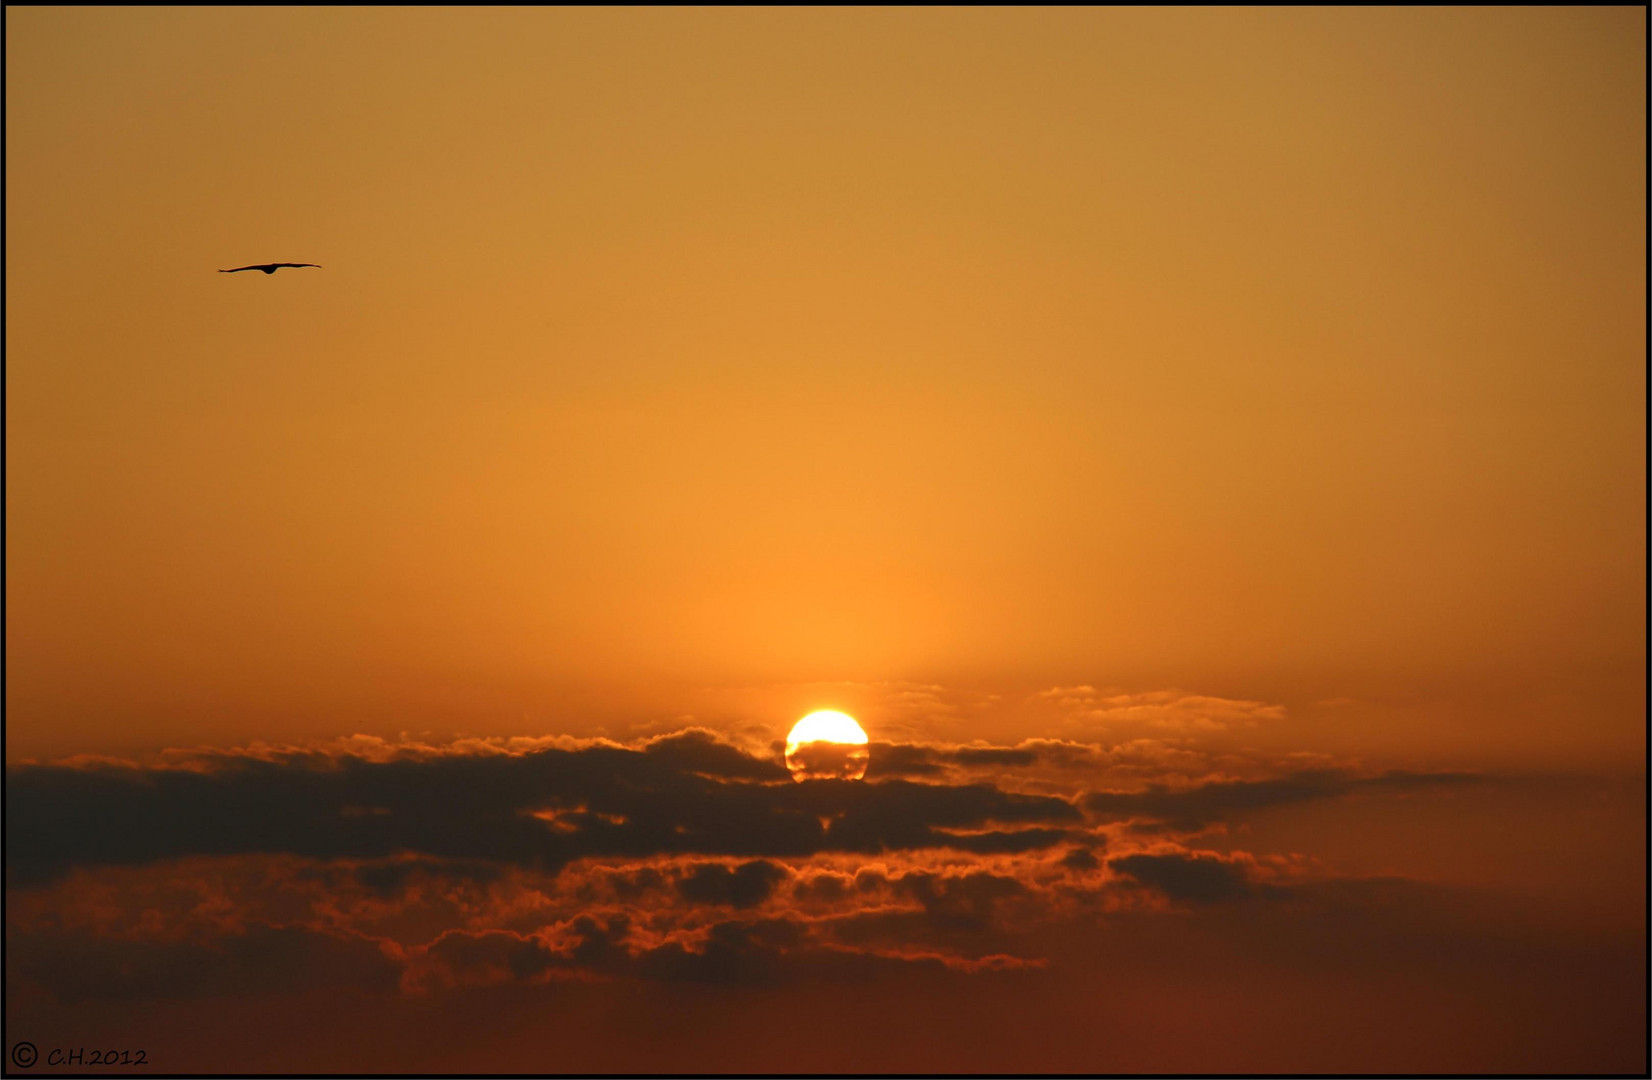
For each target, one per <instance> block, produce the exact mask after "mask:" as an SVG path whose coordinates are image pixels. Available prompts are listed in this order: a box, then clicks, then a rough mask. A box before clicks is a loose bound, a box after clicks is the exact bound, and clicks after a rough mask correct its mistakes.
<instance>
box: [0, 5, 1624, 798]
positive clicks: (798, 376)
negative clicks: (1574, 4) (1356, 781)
mask: <svg viewBox="0 0 1652 1080" xmlns="http://www.w3.org/2000/svg"><path fill="white" fill-rule="evenodd" d="M6 29H7V46H6V47H7V56H6V59H7V86H6V91H7V104H6V119H7V128H6V151H7V177H6V184H7V189H6V190H7V251H6V258H7V270H8V272H7V285H6V290H7V327H6V334H7V337H6V345H7V374H6V389H7V401H6V421H7V432H6V449H7V465H6V480H7V523H6V540H7V568H6V584H7V601H6V603H7V610H6V614H7V690H6V692H7V720H8V723H7V735H6V750H7V755H8V759H13V758H17V757H19V756H24V757H27V756H35V755H49V754H60V753H69V752H86V751H114V750H124V749H130V748H136V747H154V746H160V745H165V744H176V743H180V742H183V743H201V742H209V743H219V744H228V743H244V742H248V741H251V740H255V739H271V740H281V739H294V738H301V737H312V736H333V735H340V734H347V733H350V732H358V731H359V732H366V733H375V734H390V733H393V732H396V731H400V730H415V731H419V730H439V731H469V732H475V733H481V734H541V733H546V732H555V731H569V732H575V733H581V732H590V731H594V730H596V728H597V727H599V726H600V727H603V728H605V729H608V730H611V731H616V732H622V731H626V730H632V729H634V728H635V727H636V725H644V726H646V725H656V726H658V725H664V724H669V723H672V722H674V721H675V720H676V719H677V718H679V717H682V716H685V715H693V716H695V717H697V718H698V719H700V720H701V721H703V722H709V723H712V724H713V725H714V726H716V725H722V726H725V727H728V726H735V725H738V724H740V723H754V724H760V725H771V726H773V727H774V728H775V729H777V731H778V732H780V733H783V730H784V728H785V726H786V725H789V723H790V722H791V720H792V719H795V717H796V716H798V715H801V713H802V712H804V711H807V710H808V709H811V708H816V707H831V706H836V707H852V708H855V709H859V710H860V712H858V713H857V715H860V716H861V717H862V719H863V720H864V721H866V723H867V726H868V730H869V731H871V733H872V735H873V738H874V739H877V738H879V737H880V733H879V731H878V728H877V724H878V723H879V722H885V723H887V724H896V725H898V724H899V723H903V722H905V721H904V720H903V719H902V718H903V716H905V715H906V714H903V713H902V712H901V711H900V702H901V701H903V700H908V699H906V698H903V697H902V695H903V694H907V695H910V694H912V693H919V694H920V696H921V693H924V692H931V693H935V694H954V695H960V696H959V697H958V698H957V700H958V701H963V700H964V698H966V697H967V698H968V699H969V702H973V704H961V705H957V706H956V707H955V708H953V709H952V711H950V712H949V711H946V710H931V711H930V712H929V713H927V714H924V717H920V718H919V719H921V720H922V722H923V723H924V724H928V725H929V728H927V729H925V730H931V731H933V730H935V729H937V728H938V727H944V728H946V734H948V735H949V737H954V738H966V739H967V738H972V737H982V738H990V739H1011V738H1014V737H1018V736H1026V735H1031V734H1041V733H1043V732H1044V728H1043V727H1041V725H1042V724H1044V722H1045V720H1044V719H1042V717H1044V714H1042V713H1039V711H1038V709H1039V708H1040V705H1039V702H1041V701H1043V700H1044V699H1041V698H1038V697H1037V696H1036V695H1037V694H1038V693H1039V692H1040V691H1045V690H1048V689H1049V688H1051V687H1056V686H1080V685H1087V686H1091V687H1094V688H1098V692H1101V691H1102V690H1108V691H1111V692H1115V693H1119V694H1144V693H1155V692H1161V691H1165V690H1167V689H1169V688H1178V689H1180V690H1182V691H1184V692H1186V693H1190V694H1205V695H1213V696H1216V697H1221V698H1227V699H1234V700H1243V701H1254V702H1259V703H1261V706H1262V707H1277V708H1279V709H1281V710H1283V711H1282V713H1281V716H1282V719H1281V721H1280V726H1279V727H1278V728H1277V730H1278V731H1280V732H1284V733H1285V734H1281V735H1279V736H1278V738H1279V739H1280V740H1281V745H1283V744H1284V743H1285V742H1289V743H1290V744H1291V745H1292V746H1295V747H1297V748H1305V749H1313V750H1334V751H1345V750H1349V749H1357V750H1366V751H1372V752H1380V753H1383V754H1387V755H1389V756H1391V757H1393V756H1397V757H1401V758H1403V757H1405V756H1407V755H1410V756H1412V757H1416V756H1422V757H1431V758H1438V759H1440V760H1448V759H1449V760H1469V759H1475V758H1479V759H1482V760H1488V761H1489V760H1500V759H1509V760H1527V761H1536V760H1541V761H1546V762H1553V761H1557V760H1564V761H1575V762H1578V763H1586V764H1590V765H1593V766H1599V765H1603V764H1605V765H1612V766H1614V767H1627V768H1631V769H1632V768H1638V762H1639V761H1640V758H1641V755H1642V754H1643V753H1644V745H1645V742H1644V729H1643V726H1642V725H1643V719H1644V717H1643V710H1644V703H1645V679H1644V667H1643V653H1644V648H1645V599H1644V592H1645V564H1644V559H1645V542H1646V535H1645V512H1646V503H1645V482H1646V474H1645V458H1644V446H1645V434H1646V429H1645V412H1644V394H1645V348H1646V340H1645V289H1646V278H1645V270H1644V266H1645V258H1646V245H1645V236H1646V216H1645V199H1646V174H1645V166H1644V157H1645V151H1646V145H1645V143H1646V140H1645V123H1646V115H1645V93H1644V88H1645V75H1646V71H1645V52H1644V42H1645V13H1644V10H1641V9H1613V10H1579V9H1565V10H1535V9H1522V10H1511V11H1486V10H1480V9H1476V10H1459V11H1444V10H1389V11H1352V10H1348V11H1327V10H1294V9H1293V10H1277V11H1255V10H1215V11H1210V10H1198V11H1195V10H1181V11H1145V10H1076V11H1075V10H1052V11H1041V12H1014V11H1005V10H980V9H969V10H959V11H949V12H934V11H917V10H910V11H862V10H854V11H842V10H836V11H824V10H819V11H784V10H665V11H656V10H649V11H643V10H629V11H604V10H490V11H470V10H466V11H452V10H446V11H444V10H429V9H416V10H414V9H407V10H388V9H354V10H343V11H322V10H314V9H248V10H242V9H226V10H176V9H141V10H130V11H129V10H109V9H50V8H22V9H15V8H14V9H8V10H7V13H6ZM269 260H291V261H303V262H317V263H321V264H323V266H324V269H322V270H294V271H282V272H281V273H279V274H276V275H275V276H273V277H266V276H264V275H261V274H240V275H234V276H224V275H219V274H217V273H215V272H214V271H216V270H217V269H219V268H222V267H229V266H237V265H242V264H245V263H251V262H263V261H269ZM914 686H916V687H940V688H944V690H937V691H914V690H913V687H914ZM971 695H973V696H971ZM987 695H997V696H996V698H989V697H988V696H987ZM1327 702H1329V703H1330V704H1326V703H1327ZM914 715H915V714H914ZM912 723H913V724H918V720H913V721H912ZM920 726H921V725H920ZM636 729H637V730H640V728H636ZM914 730H915V729H914ZM1258 737H1259V738H1262V737H1264V736H1258Z"/></svg>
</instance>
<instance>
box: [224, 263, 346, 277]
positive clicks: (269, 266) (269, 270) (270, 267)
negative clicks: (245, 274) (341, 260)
mask: <svg viewBox="0 0 1652 1080" xmlns="http://www.w3.org/2000/svg"><path fill="white" fill-rule="evenodd" d="M283 266H313V267H315V268H316V269H317V270H320V269H321V264H320V263H260V264H259V265H257V266H237V267H236V268H235V269H233V270H220V271H218V272H219V273H220V274H239V273H240V272H241V271H243V270H262V271H264V273H266V274H273V273H275V272H276V271H277V270H279V269H281V268H282V267H283Z"/></svg>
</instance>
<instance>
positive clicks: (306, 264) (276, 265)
mask: <svg viewBox="0 0 1652 1080" xmlns="http://www.w3.org/2000/svg"><path fill="white" fill-rule="evenodd" d="M282 266H313V267H315V268H316V269H317V270H320V269H321V264H320V263H270V267H271V269H274V268H277V267H282Z"/></svg>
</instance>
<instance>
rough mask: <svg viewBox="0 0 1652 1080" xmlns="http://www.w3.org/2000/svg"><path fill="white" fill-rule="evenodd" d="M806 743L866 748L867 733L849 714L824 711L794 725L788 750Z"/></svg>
mask: <svg viewBox="0 0 1652 1080" xmlns="http://www.w3.org/2000/svg"><path fill="white" fill-rule="evenodd" d="M806 742H835V743H855V744H857V745H859V746H865V745H866V732H864V731H862V730H861V727H860V725H859V724H857V723H856V722H855V718H854V717H852V716H850V715H849V714H847V713H840V712H836V711H834V710H832V709H822V710H821V711H819V712H812V713H810V714H809V715H808V716H805V717H804V718H803V719H801V720H799V721H798V722H797V723H796V724H794V725H792V733H791V734H790V735H788V736H786V746H787V747H788V748H790V747H793V746H797V745H798V744H799V743H806Z"/></svg>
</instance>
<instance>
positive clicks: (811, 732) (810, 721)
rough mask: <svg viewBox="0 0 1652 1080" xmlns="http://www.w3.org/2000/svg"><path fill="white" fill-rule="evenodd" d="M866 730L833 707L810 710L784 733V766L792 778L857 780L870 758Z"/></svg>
mask: <svg viewBox="0 0 1652 1080" xmlns="http://www.w3.org/2000/svg"><path fill="white" fill-rule="evenodd" d="M866 743H867V739H866V732H865V731H863V730H862V729H861V726H860V725H859V724H858V723H856V722H855V718H854V717H852V716H849V715H847V714H846V713H840V712H836V711H834V710H832V709H822V710H821V711H819V712H812V713H810V714H809V715H808V716H805V717H804V718H803V719H801V720H799V721H798V722H797V723H796V724H795V725H793V727H792V732H791V734H790V735H788V736H786V768H788V769H790V770H791V774H792V779H794V780H859V779H860V778H861V777H863V776H865V775H866V765H867V762H868V761H869V754H868V751H867V745H866Z"/></svg>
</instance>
